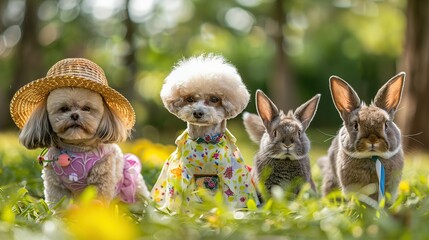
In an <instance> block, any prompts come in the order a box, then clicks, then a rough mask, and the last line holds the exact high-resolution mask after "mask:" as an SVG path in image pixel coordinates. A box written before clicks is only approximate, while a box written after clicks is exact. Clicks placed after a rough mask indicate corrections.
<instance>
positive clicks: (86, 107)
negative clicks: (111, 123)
mask: <svg viewBox="0 0 429 240" xmlns="http://www.w3.org/2000/svg"><path fill="white" fill-rule="evenodd" d="M89 110H91V108H90V107H88V106H85V107H83V108H82V111H85V112H89Z"/></svg>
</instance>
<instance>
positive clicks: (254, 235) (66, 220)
mask: <svg viewBox="0 0 429 240" xmlns="http://www.w3.org/2000/svg"><path fill="white" fill-rule="evenodd" d="M229 128H230V130H231V131H232V132H233V134H234V135H235V136H236V137H237V139H238V143H237V144H238V146H239V148H240V150H241V151H242V154H243V156H244V158H245V159H246V161H247V162H248V164H250V165H252V161H253V160H252V158H253V154H254V153H255V152H256V151H257V148H258V146H257V145H256V144H254V143H251V142H250V140H249V139H248V137H247V135H246V133H245V132H244V131H242V130H241V128H240V127H237V126H235V125H231V126H230V127H229ZM322 132H323V133H322ZM332 134H335V130H323V131H321V130H317V129H316V130H312V131H311V132H310V133H309V136H310V138H311V139H312V142H313V146H312V151H311V158H312V162H313V165H312V167H313V168H312V173H313V177H314V179H315V181H316V183H317V185H318V187H320V184H321V177H320V171H319V169H318V167H317V165H316V164H315V161H316V159H317V158H318V157H320V156H322V155H323V154H325V152H326V150H327V147H328V146H329V143H330V140H329V138H330V136H329V135H332ZM325 140H328V141H325ZM163 142H171V144H173V143H174V137H172V139H171V141H169V140H165V139H164V141H163ZM122 147H123V149H124V151H126V152H133V153H135V154H137V155H138V156H139V157H140V158H141V161H142V163H143V166H144V169H143V175H144V177H145V180H146V182H147V183H148V185H149V187H151V186H152V185H153V183H154V182H155V181H156V178H157V176H158V173H159V171H160V167H161V166H162V164H163V162H164V160H165V158H166V157H167V156H168V155H169V154H170V153H171V152H172V151H174V149H175V147H174V146H173V145H161V144H157V143H154V142H151V141H149V140H147V139H135V140H133V141H132V142H128V143H125V144H122ZM39 152H40V150H33V151H29V150H26V149H25V148H23V147H22V146H20V145H19V143H18V140H17V133H15V132H11V133H2V134H0V239H355V238H356V239H368V238H373V239H427V238H429V228H428V227H427V226H426V225H427V222H428V220H429V201H428V200H427V198H426V196H427V195H428V194H429V185H428V177H429V168H428V167H429V156H427V155H422V154H420V155H411V154H407V156H406V164H405V170H404V174H403V181H402V182H401V185H400V189H399V193H400V195H399V197H398V200H397V201H396V203H395V204H394V205H393V206H392V207H391V208H388V209H374V208H371V207H368V206H366V205H363V204H360V203H359V202H358V201H357V200H355V199H354V198H353V197H352V199H351V200H349V201H344V200H340V199H338V198H335V196H331V198H321V197H320V196H319V197H316V196H313V195H311V194H309V191H307V190H308V189H309V188H308V186H307V190H306V191H303V192H302V193H301V194H300V195H299V196H298V197H297V198H296V199H292V198H291V197H290V195H289V194H286V193H284V192H282V191H278V192H276V194H275V195H274V197H273V199H271V200H269V201H268V203H267V204H266V205H264V206H262V207H260V208H256V207H255V206H252V205H249V209H247V210H243V211H231V210H228V209H226V208H225V206H223V204H222V203H221V201H220V200H219V199H218V198H214V199H207V201H206V202H205V203H204V204H201V205H200V206H198V208H196V209H194V211H193V212H192V213H187V214H177V215H172V216H170V215H167V214H164V213H161V212H159V211H157V210H156V209H155V208H154V207H153V206H152V205H151V204H149V205H148V206H145V205H143V204H136V205H133V206H124V205H119V204H112V205H111V206H110V207H103V206H102V205H100V204H99V203H94V202H93V201H92V199H93V198H94V192H93V191H91V190H89V191H87V192H85V194H84V195H83V197H82V198H81V199H80V200H78V201H76V202H74V204H73V205H70V202H69V201H67V200H66V201H64V202H63V205H62V206H61V207H59V208H58V209H57V212H56V213H55V214H54V213H53V212H52V211H51V210H49V209H48V208H47V205H46V204H45V202H44V201H43V192H42V180H41V178H40V175H41V174H40V173H41V167H40V166H39V165H38V164H37V162H36V157H37V155H38V154H39ZM333 199H337V201H335V200H333Z"/></svg>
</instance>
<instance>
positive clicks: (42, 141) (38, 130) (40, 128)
mask: <svg viewBox="0 0 429 240" xmlns="http://www.w3.org/2000/svg"><path fill="white" fill-rule="evenodd" d="M55 136H56V135H55V133H54V130H53V129H52V127H51V124H50V122H49V118H48V111H47V108H46V101H44V102H42V103H40V104H39V106H37V107H36V109H35V110H34V112H33V113H32V114H31V116H30V118H29V119H28V121H27V122H26V123H25V125H24V127H23V128H22V130H21V132H20V133H19V142H21V144H22V145H24V146H25V147H26V148H28V149H36V148H45V147H50V146H51V145H52V144H53V143H54V141H55V140H54V139H55Z"/></svg>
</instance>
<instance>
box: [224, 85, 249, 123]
mask: <svg viewBox="0 0 429 240" xmlns="http://www.w3.org/2000/svg"><path fill="white" fill-rule="evenodd" d="M223 92H224V93H225V94H224V97H223V98H222V106H223V108H224V109H225V112H226V117H225V118H226V119H231V118H235V117H236V116H237V115H238V114H240V113H241V112H242V111H243V110H244V109H245V108H246V106H247V104H248V103H249V99H250V94H249V92H248V91H247V89H246V87H245V86H244V85H242V86H240V87H239V88H238V89H234V90H232V89H224V90H223Z"/></svg>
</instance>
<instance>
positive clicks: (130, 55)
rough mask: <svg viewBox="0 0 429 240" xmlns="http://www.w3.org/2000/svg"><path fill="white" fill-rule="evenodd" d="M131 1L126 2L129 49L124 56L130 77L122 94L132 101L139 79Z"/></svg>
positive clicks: (123, 87)
mask: <svg viewBox="0 0 429 240" xmlns="http://www.w3.org/2000/svg"><path fill="white" fill-rule="evenodd" d="M129 3H130V0H127V1H126V8H125V15H126V16H125V19H124V24H125V27H126V28H127V33H126V35H125V41H126V42H127V44H128V46H129V49H128V52H127V54H125V55H124V64H125V66H126V67H127V69H128V76H127V78H126V79H125V83H124V85H122V89H121V90H120V92H122V93H123V94H124V95H125V97H126V98H127V99H129V100H130V101H131V100H133V99H135V97H136V96H137V94H136V91H135V83H136V77H137V60H136V51H137V49H136V44H135V41H134V34H135V31H136V30H135V29H136V27H135V24H134V22H133V21H132V20H131V17H130V12H129V10H128V8H129Z"/></svg>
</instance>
